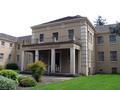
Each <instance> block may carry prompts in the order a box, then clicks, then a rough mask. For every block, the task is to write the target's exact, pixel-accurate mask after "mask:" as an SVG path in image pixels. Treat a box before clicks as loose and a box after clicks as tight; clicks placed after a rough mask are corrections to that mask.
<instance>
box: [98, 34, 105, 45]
mask: <svg viewBox="0 0 120 90" xmlns="http://www.w3.org/2000/svg"><path fill="white" fill-rule="evenodd" d="M103 43H104V37H103V36H98V37H97V44H103Z"/></svg>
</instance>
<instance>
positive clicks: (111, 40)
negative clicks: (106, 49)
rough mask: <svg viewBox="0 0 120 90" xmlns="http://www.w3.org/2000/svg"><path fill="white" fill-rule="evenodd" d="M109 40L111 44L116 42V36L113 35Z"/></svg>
mask: <svg viewBox="0 0 120 90" xmlns="http://www.w3.org/2000/svg"><path fill="white" fill-rule="evenodd" d="M109 40H110V42H112V43H114V42H116V35H114V34H111V35H110V36H109Z"/></svg>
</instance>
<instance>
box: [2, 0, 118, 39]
mask: <svg viewBox="0 0 120 90" xmlns="http://www.w3.org/2000/svg"><path fill="white" fill-rule="evenodd" d="M119 4H120V0H0V33H6V34H9V35H13V36H17V37H19V36H25V35H31V34H32V30H31V28H30V27H31V26H34V25H37V24H42V23H45V22H48V21H51V20H55V19H58V18H62V17H66V16H75V15H81V16H86V17H88V19H89V20H90V21H91V22H92V23H93V24H94V21H95V20H96V18H97V16H99V15H100V16H102V17H103V18H105V19H106V20H107V24H112V23H116V22H119V21H120V11H119V9H120V5H119Z"/></svg>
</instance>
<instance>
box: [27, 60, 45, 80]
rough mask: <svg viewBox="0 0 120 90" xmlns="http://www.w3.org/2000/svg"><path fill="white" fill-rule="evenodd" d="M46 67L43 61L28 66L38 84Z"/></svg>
mask: <svg viewBox="0 0 120 90" xmlns="http://www.w3.org/2000/svg"><path fill="white" fill-rule="evenodd" d="M45 67H46V65H45V64H44V63H43V62H42V61H37V62H35V63H32V64H29V65H28V69H29V70H31V71H32V76H33V78H34V79H35V80H36V81H37V82H39V79H41V76H42V75H43V73H44V71H45Z"/></svg>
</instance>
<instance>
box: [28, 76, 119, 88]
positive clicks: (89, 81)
mask: <svg viewBox="0 0 120 90" xmlns="http://www.w3.org/2000/svg"><path fill="white" fill-rule="evenodd" d="M29 90H120V75H95V76H88V77H76V78H74V79H71V80H67V81H62V82H57V83H51V84H47V85H38V86H36V87H33V88H31V89H29Z"/></svg>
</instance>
